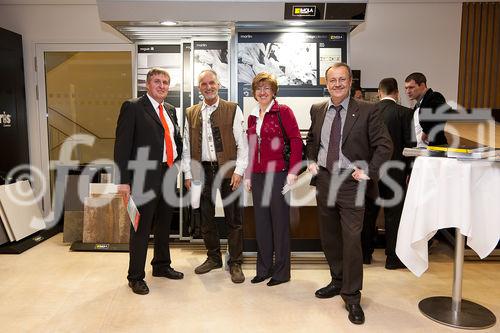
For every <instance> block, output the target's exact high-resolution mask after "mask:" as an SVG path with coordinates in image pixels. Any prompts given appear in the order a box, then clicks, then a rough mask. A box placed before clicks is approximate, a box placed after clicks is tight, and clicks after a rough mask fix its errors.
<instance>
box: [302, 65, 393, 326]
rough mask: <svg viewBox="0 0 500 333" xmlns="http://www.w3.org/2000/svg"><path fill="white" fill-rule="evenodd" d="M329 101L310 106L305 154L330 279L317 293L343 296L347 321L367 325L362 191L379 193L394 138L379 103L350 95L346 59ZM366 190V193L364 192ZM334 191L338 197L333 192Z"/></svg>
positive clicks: (333, 71) (329, 78) (335, 68)
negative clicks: (380, 177) (381, 173)
mask: <svg viewBox="0 0 500 333" xmlns="http://www.w3.org/2000/svg"><path fill="white" fill-rule="evenodd" d="M325 77H326V86H327V88H328V92H329V93H330V99H329V100H328V101H325V102H322V103H318V104H314V105H313V106H312V107H311V111H310V113H311V127H310V128H309V132H308V134H307V146H306V153H307V159H308V160H309V161H310V164H309V166H308V169H309V171H310V172H311V173H312V174H313V175H315V179H313V182H312V184H311V185H315V186H316V189H317V195H316V201H317V205H318V216H319V227H320V236H321V243H322V247H323V251H324V252H325V256H326V259H327V261H328V264H329V266H330V273H331V276H332V281H331V282H330V283H329V284H328V285H327V286H326V287H323V288H321V289H319V290H317V291H316V297H319V298H330V297H333V296H336V295H341V296H342V299H343V300H344V302H345V307H346V309H347V311H348V312H349V316H348V318H349V320H350V321H351V322H352V323H354V324H363V323H364V321H365V316H364V313H363V309H362V308H361V305H360V300H361V293H360V290H361V288H362V281H363V256H362V252H361V238H360V235H361V230H362V228H363V213H364V202H363V198H364V193H358V187H361V188H363V187H365V186H367V187H365V188H366V189H367V195H369V196H371V197H373V198H375V197H376V196H377V195H378V191H377V183H376V181H377V180H378V174H379V168H380V166H381V165H382V163H384V162H385V161H387V160H388V159H389V158H390V157H391V154H392V142H391V139H390V137H389V133H388V132H387V128H386V127H385V126H384V124H383V123H382V120H381V117H380V114H379V112H378V109H377V107H376V105H374V104H368V103H365V102H362V101H356V100H354V99H353V98H351V97H350V96H349V91H350V89H351V85H352V72H351V69H350V67H349V66H348V65H347V64H344V63H336V64H334V65H332V66H330V67H329V68H328V69H327V70H326V72H325ZM362 192H363V191H362ZM335 194H336V195H335Z"/></svg>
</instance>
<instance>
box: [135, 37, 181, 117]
mask: <svg viewBox="0 0 500 333" xmlns="http://www.w3.org/2000/svg"><path fill="white" fill-rule="evenodd" d="M154 67H160V68H163V69H166V70H167V71H168V73H169V74H170V87H169V91H168V96H167V98H166V101H167V102H168V103H170V104H172V105H174V106H175V107H176V108H179V107H180V106H181V98H180V93H181V82H182V54H181V46H180V45H179V44H174V45H138V50H137V96H142V95H144V94H145V93H146V75H147V73H148V71H149V70H150V69H151V68H154Z"/></svg>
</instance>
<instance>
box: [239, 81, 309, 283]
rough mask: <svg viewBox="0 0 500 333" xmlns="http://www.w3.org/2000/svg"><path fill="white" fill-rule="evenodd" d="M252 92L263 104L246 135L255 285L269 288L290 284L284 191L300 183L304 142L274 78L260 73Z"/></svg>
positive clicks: (288, 224) (253, 113)
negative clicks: (279, 96)
mask: <svg viewBox="0 0 500 333" xmlns="http://www.w3.org/2000/svg"><path fill="white" fill-rule="evenodd" d="M252 92H253V96H254V98H255V99H256V100H257V102H258V103H259V104H258V105H257V106H256V107H255V109H254V110H253V111H252V112H251V114H250V116H249V117H248V131H247V134H248V142H249V151H250V164H249V168H248V169H247V173H246V179H245V187H246V189H247V190H248V191H252V197H253V207H254V215H255V229H256V238H257V250H258V251H257V274H256V276H255V277H254V278H253V279H252V281H251V282H252V283H259V282H262V281H264V280H265V279H267V278H269V277H271V280H269V282H268V283H267V285H268V286H275V285H278V284H281V283H284V282H287V281H289V280H290V207H289V204H288V202H289V199H286V198H285V196H289V193H288V194H285V195H283V194H282V193H281V192H282V190H283V186H284V185H285V184H288V185H293V184H294V183H295V182H296V180H297V172H298V171H299V168H300V163H301V162H302V139H301V137H300V131H299V126H298V125H297V121H296V120H295V116H294V115H293V112H292V110H291V109H290V108H289V107H288V106H286V105H282V104H278V101H276V99H275V98H276V93H277V92H278V83H277V81H276V79H275V78H274V76H272V75H270V74H268V73H265V72H263V73H259V74H257V76H256V77H255V78H254V79H253V82H252ZM285 146H288V147H285ZM287 151H288V152H287ZM273 254H274V263H273Z"/></svg>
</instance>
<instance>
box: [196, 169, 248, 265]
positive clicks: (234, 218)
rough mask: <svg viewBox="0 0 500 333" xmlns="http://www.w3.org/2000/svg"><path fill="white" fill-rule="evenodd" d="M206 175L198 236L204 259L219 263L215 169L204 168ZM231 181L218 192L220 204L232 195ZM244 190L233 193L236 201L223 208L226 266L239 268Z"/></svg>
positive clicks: (228, 180) (241, 254)
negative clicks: (213, 188)
mask: <svg viewBox="0 0 500 333" xmlns="http://www.w3.org/2000/svg"><path fill="white" fill-rule="evenodd" d="M203 169H204V171H205V183H204V185H203V189H202V192H201V201H200V213H201V234H202V236H203V242H204V243H205V247H206V248H207V256H208V257H209V258H210V259H212V260H214V261H215V262H222V256H221V253H220V237H219V232H218V230H217V225H216V224H215V218H214V217H215V198H213V200H212V187H213V183H214V180H215V176H216V175H217V171H218V167H217V166H216V165H206V164H203ZM230 183H231V179H227V178H226V179H223V180H222V184H221V187H220V188H219V191H220V194H221V197H222V200H224V199H225V198H227V197H228V196H229V195H231V194H232V193H234V192H233V191H232V190H231V186H230ZM242 189H243V186H241V185H240V187H239V188H238V189H237V190H236V191H237V192H238V193H240V194H239V195H238V198H237V199H235V200H233V201H232V202H231V203H230V204H227V205H225V206H224V216H225V217H224V221H225V222H226V226H227V242H228V248H229V256H230V258H229V263H228V264H229V265H232V264H241V263H242V262H243V226H242V221H243V210H242V208H241V205H240V195H241V191H242Z"/></svg>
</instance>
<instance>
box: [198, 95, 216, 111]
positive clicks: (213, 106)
mask: <svg viewBox="0 0 500 333" xmlns="http://www.w3.org/2000/svg"><path fill="white" fill-rule="evenodd" d="M218 107H219V96H217V102H215V103H214V104H212V105H208V104H207V103H205V101H204V100H203V103H202V104H201V109H202V110H205V109H206V108H213V109H214V110H215V109H217V108H218Z"/></svg>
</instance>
